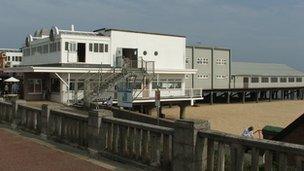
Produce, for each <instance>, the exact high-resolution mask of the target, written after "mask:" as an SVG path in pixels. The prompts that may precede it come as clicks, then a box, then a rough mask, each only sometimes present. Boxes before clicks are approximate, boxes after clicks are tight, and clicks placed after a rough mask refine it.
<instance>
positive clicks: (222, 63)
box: [216, 59, 227, 65]
mask: <svg viewBox="0 0 304 171" xmlns="http://www.w3.org/2000/svg"><path fill="white" fill-rule="evenodd" d="M216 64H217V65H226V64H227V60H226V59H216Z"/></svg>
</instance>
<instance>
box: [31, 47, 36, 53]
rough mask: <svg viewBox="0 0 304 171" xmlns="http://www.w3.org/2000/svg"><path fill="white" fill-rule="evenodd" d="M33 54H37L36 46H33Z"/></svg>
mask: <svg viewBox="0 0 304 171" xmlns="http://www.w3.org/2000/svg"><path fill="white" fill-rule="evenodd" d="M32 55H36V47H32Z"/></svg>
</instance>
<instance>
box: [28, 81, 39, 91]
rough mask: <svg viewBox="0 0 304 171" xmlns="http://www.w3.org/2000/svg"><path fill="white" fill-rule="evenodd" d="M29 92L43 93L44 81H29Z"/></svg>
mask: <svg viewBox="0 0 304 171" xmlns="http://www.w3.org/2000/svg"><path fill="white" fill-rule="evenodd" d="M28 92H29V93H41V92H42V80H41V79H29V80H28Z"/></svg>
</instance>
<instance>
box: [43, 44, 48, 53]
mask: <svg viewBox="0 0 304 171" xmlns="http://www.w3.org/2000/svg"><path fill="white" fill-rule="evenodd" d="M42 53H49V45H43V49H42Z"/></svg>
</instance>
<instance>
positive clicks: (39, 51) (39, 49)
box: [37, 46, 42, 55]
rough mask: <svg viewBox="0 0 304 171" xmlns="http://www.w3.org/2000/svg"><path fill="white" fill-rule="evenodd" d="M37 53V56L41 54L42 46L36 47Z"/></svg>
mask: <svg viewBox="0 0 304 171" xmlns="http://www.w3.org/2000/svg"><path fill="white" fill-rule="evenodd" d="M37 53H38V55H40V54H42V46H38V47H37Z"/></svg>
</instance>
